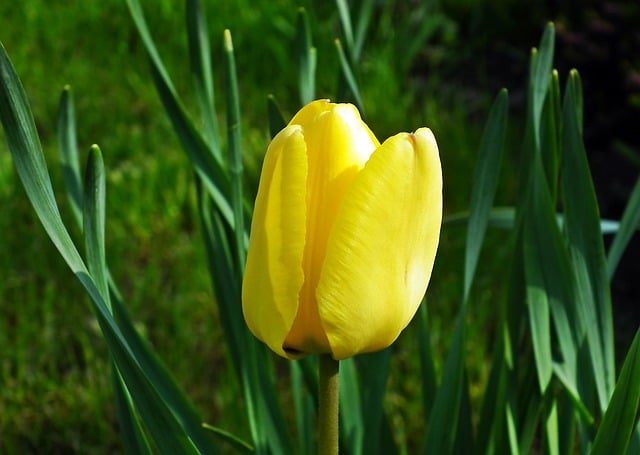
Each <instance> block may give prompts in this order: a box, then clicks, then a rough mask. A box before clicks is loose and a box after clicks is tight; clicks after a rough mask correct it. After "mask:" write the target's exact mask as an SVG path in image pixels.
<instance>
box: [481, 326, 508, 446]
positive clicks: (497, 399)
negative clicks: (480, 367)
mask: <svg viewBox="0 0 640 455" xmlns="http://www.w3.org/2000/svg"><path fill="white" fill-rule="evenodd" d="M501 326H502V328H501V331H500V333H499V335H498V337H497V340H496V342H495V344H494V347H493V349H492V352H493V355H492V357H491V364H490V365H491V372H490V373H489V380H488V382H487V385H486V388H485V390H484V393H483V394H482V398H483V400H482V410H481V412H480V421H479V424H478V427H477V428H478V431H477V435H478V436H477V441H476V449H477V453H491V452H492V449H491V448H492V447H493V446H494V445H495V444H496V441H497V440H499V435H500V433H501V432H502V431H503V428H502V427H503V419H502V414H501V412H503V411H504V409H505V403H506V391H507V376H508V375H507V365H508V363H509V360H508V358H507V352H506V347H505V337H506V336H507V334H506V327H505V325H504V323H501Z"/></svg>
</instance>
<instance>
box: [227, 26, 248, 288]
mask: <svg viewBox="0 0 640 455" xmlns="http://www.w3.org/2000/svg"><path fill="white" fill-rule="evenodd" d="M224 53H225V57H226V59H225V60H226V65H225V82H226V94H227V142H228V150H229V173H230V176H231V206H232V207H233V232H234V247H235V248H234V250H235V259H236V270H237V272H238V276H242V275H243V271H244V263H245V256H246V249H247V242H246V240H248V239H247V236H246V232H245V227H244V226H245V223H244V199H243V197H242V187H243V175H244V174H243V173H244V167H243V164H242V150H241V143H240V142H241V140H240V137H241V135H240V96H239V94H238V76H237V74H236V60H235V56H234V54H233V43H232V41H231V32H229V30H225V31H224Z"/></svg>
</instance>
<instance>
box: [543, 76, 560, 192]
mask: <svg viewBox="0 0 640 455" xmlns="http://www.w3.org/2000/svg"><path fill="white" fill-rule="evenodd" d="M541 123H542V125H541V131H540V142H541V144H542V146H541V150H540V153H541V156H542V164H543V166H544V171H545V175H546V177H547V183H548V185H549V192H550V194H551V200H552V201H553V202H554V204H555V202H556V200H557V198H558V172H559V170H560V130H561V124H562V105H561V101H560V80H559V77H558V72H557V71H556V70H554V71H553V73H552V75H551V81H550V84H549V90H548V95H547V98H546V99H545V103H544V106H543V110H542V119H541Z"/></svg>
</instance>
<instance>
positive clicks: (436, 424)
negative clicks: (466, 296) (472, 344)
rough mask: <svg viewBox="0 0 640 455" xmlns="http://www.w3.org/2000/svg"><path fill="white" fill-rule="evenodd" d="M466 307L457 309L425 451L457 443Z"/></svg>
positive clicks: (444, 450) (446, 449)
mask: <svg viewBox="0 0 640 455" xmlns="http://www.w3.org/2000/svg"><path fill="white" fill-rule="evenodd" d="M465 308H466V307H465V306H463V307H462V308H461V310H460V311H459V312H458V316H457V319H456V327H455V331H454V333H453V339H452V341H451V347H450V348H449V352H448V354H447V359H446V361H445V364H444V370H443V373H442V380H441V381H440V387H439V388H438V392H437V394H436V397H435V401H434V403H433V408H432V409H431V413H430V415H429V421H428V424H427V434H426V437H425V443H424V448H423V451H422V453H424V454H431V453H452V450H453V448H454V446H455V442H456V436H457V431H458V428H457V426H458V419H459V413H460V403H461V400H462V393H463V392H462V388H463V385H464V344H465V342H464V339H465V337H464V323H465V315H466V311H465Z"/></svg>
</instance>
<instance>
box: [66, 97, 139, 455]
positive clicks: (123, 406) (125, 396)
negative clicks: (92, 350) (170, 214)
mask: <svg viewBox="0 0 640 455" xmlns="http://www.w3.org/2000/svg"><path fill="white" fill-rule="evenodd" d="M58 145H59V147H58V148H59V151H60V157H61V159H60V161H61V164H62V167H63V169H62V171H63V176H64V181H65V186H66V188H67V195H68V196H69V201H70V203H71V207H72V209H73V212H74V214H75V219H76V222H77V223H78V226H79V227H80V228H82V229H83V231H84V236H85V250H86V254H87V256H88V268H89V270H90V273H91V274H92V275H93V276H95V277H96V279H97V281H98V282H99V283H100V286H99V288H100V292H101V293H102V297H103V299H104V300H105V303H107V304H108V305H109V309H110V310H112V308H111V302H110V298H109V292H108V285H107V281H108V270H107V266H106V259H105V253H104V250H105V245H104V218H105V214H104V197H105V196H104V195H105V188H104V186H105V184H104V166H103V164H102V158H101V154H100V151H99V149H98V148H97V146H93V147H92V149H91V151H90V153H89V160H88V162H87V168H86V173H85V180H86V183H85V184H83V182H82V180H81V179H80V165H79V160H78V150H77V138H76V118H75V107H74V103H73V97H72V94H71V89H70V87H69V86H66V87H65V88H64V90H63V92H62V96H61V98H60V103H59V108H58ZM94 148H95V149H94ZM83 188H84V189H86V191H87V195H86V196H84V195H83V192H84V191H85V190H84V189H83ZM84 199H87V201H86V204H83V200H84ZM83 218H87V219H86V220H85V221H83ZM83 225H84V227H83ZM114 289H115V287H114ZM115 316H116V319H117V318H118V315H115ZM111 374H112V381H111V382H112V385H113V389H114V396H115V404H116V416H117V419H118V427H119V431H120V435H121V440H122V448H123V451H124V453H126V454H144V453H151V449H150V447H149V443H148V441H147V439H146V437H145V435H144V432H143V429H142V427H141V426H140V421H139V419H138V417H137V414H136V411H135V406H134V403H133V399H132V398H131V395H130V394H129V391H128V390H127V387H126V384H125V382H124V379H122V376H121V375H120V374H119V373H118V370H117V366H116V365H115V364H114V363H113V362H112V366H111Z"/></svg>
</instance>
